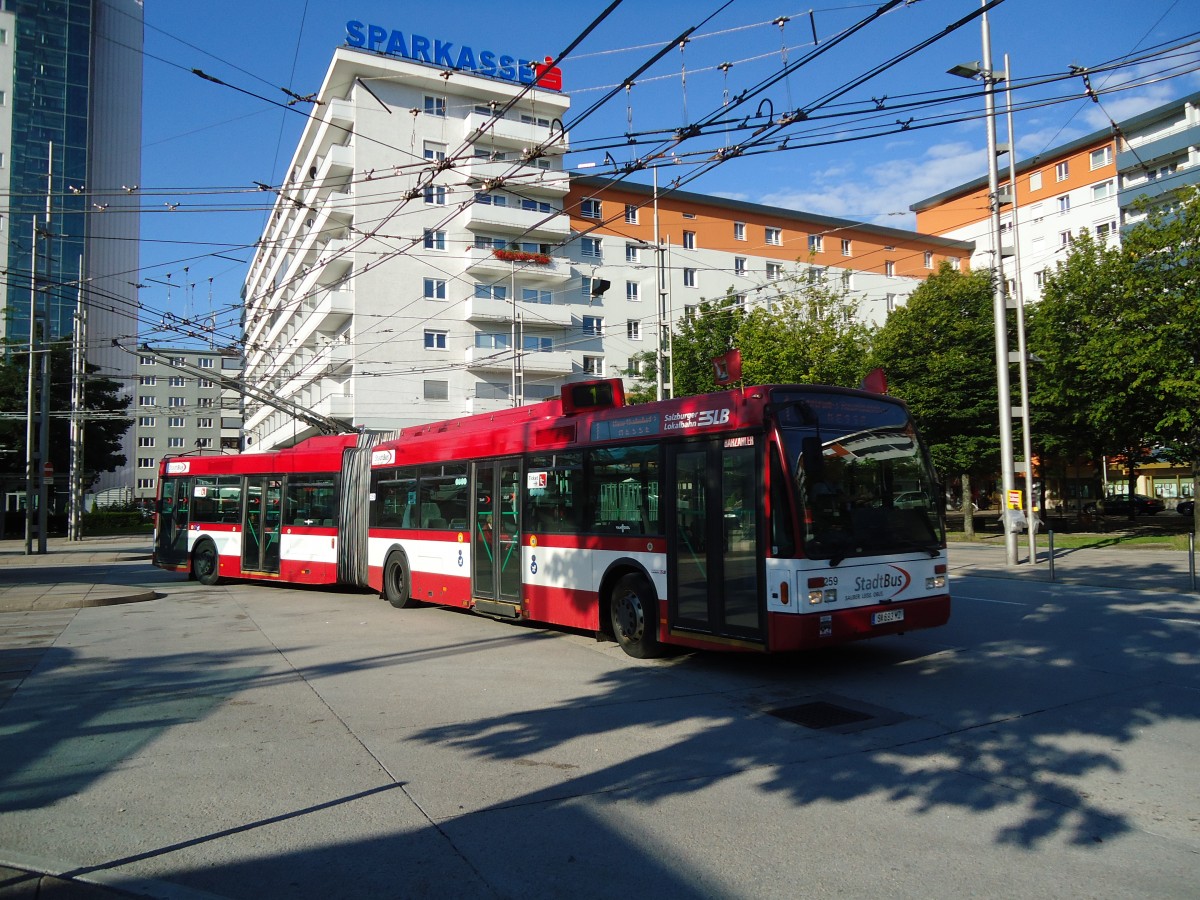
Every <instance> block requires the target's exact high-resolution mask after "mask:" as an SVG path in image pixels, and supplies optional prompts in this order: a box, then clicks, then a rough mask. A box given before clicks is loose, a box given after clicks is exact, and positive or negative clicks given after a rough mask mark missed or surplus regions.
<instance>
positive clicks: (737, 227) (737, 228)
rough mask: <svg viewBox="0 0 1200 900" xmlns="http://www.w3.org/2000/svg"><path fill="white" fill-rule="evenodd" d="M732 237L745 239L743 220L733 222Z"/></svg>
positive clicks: (740, 239)
mask: <svg viewBox="0 0 1200 900" xmlns="http://www.w3.org/2000/svg"><path fill="white" fill-rule="evenodd" d="M733 239H734V240H735V241H744V240H745V239H746V223H745V222H734V223H733Z"/></svg>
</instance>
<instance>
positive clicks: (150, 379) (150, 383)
mask: <svg viewBox="0 0 1200 900" xmlns="http://www.w3.org/2000/svg"><path fill="white" fill-rule="evenodd" d="M138 381H139V382H140V383H141V385H142V387H154V385H155V384H157V383H158V378H157V377H155V376H154V375H143V376H142V377H141V378H139V379H138Z"/></svg>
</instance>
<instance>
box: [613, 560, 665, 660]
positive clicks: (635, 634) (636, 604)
mask: <svg viewBox="0 0 1200 900" xmlns="http://www.w3.org/2000/svg"><path fill="white" fill-rule="evenodd" d="M608 609H609V615H610V618H611V620H612V628H613V636H614V637H615V638H616V639H617V643H618V644H620V645H621V649H622V650H624V651H625V652H626V653H628V654H629V655H630V656H632V657H633V658H634V659H653V658H654V657H656V656H662V655H663V646H662V644H661V643H659V640H658V601H657V600H656V599H655V596H654V588H653V587H651V586H650V582H648V581H647V580H646V578H645V576H643V575H639V574H637V573H635V572H630V573H629V574H627V575H622V576H621V579H620V580H619V581H618V582H617V586H616V587H615V588H614V589H613V592H612V597H611V599H610V600H609V604H608Z"/></svg>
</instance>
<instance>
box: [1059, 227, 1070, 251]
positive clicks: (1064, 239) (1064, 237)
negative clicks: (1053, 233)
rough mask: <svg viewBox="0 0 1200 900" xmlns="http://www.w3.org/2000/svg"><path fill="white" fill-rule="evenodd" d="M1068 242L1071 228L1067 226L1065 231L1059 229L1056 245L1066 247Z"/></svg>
mask: <svg viewBox="0 0 1200 900" xmlns="http://www.w3.org/2000/svg"><path fill="white" fill-rule="evenodd" d="M1070 243H1071V229H1069V228H1068V229H1067V230H1066V231H1060V232H1059V233H1058V245H1059V246H1060V247H1066V246H1068V245H1069V244H1070Z"/></svg>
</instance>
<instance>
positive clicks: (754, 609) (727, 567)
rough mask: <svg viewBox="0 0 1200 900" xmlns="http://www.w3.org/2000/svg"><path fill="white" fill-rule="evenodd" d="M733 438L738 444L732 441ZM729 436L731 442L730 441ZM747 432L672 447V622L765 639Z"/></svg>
mask: <svg viewBox="0 0 1200 900" xmlns="http://www.w3.org/2000/svg"><path fill="white" fill-rule="evenodd" d="M735 442H736V444H735ZM726 443H729V444H731V446H725V444H726ZM757 452H758V451H757V449H756V447H755V446H754V443H753V441H752V440H751V439H749V438H733V439H728V440H727V439H723V438H722V439H716V440H711V441H706V442H703V443H687V444H677V445H673V446H671V447H670V448H669V452H668V460H669V461H670V468H669V469H668V473H669V474H668V477H669V478H670V479H671V485H672V487H673V491H671V494H670V497H669V501H668V502H669V504H670V505H669V508H668V511H667V515H668V521H667V528H668V532H667V534H668V542H669V545H670V547H671V553H672V557H673V560H672V562H673V563H674V564H673V565H670V566H669V569H670V570H671V572H672V574H673V579H672V584H671V585H670V603H669V604H668V624H669V626H670V627H671V628H672V629H676V628H677V629H679V630H681V631H698V632H703V633H707V634H714V635H720V636H722V637H729V638H734V639H740V640H745V641H748V642H750V643H763V642H764V641H765V639H766V638H765V633H764V618H763V606H764V600H763V598H762V590H761V577H760V559H761V557H762V552H761V548H760V546H759V543H760V542H759V538H758V508H759V506H760V504H759V502H758V498H759V495H760V494H761V492H762V478H761V477H760V475H759V468H760V464H759V462H758V458H757Z"/></svg>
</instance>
